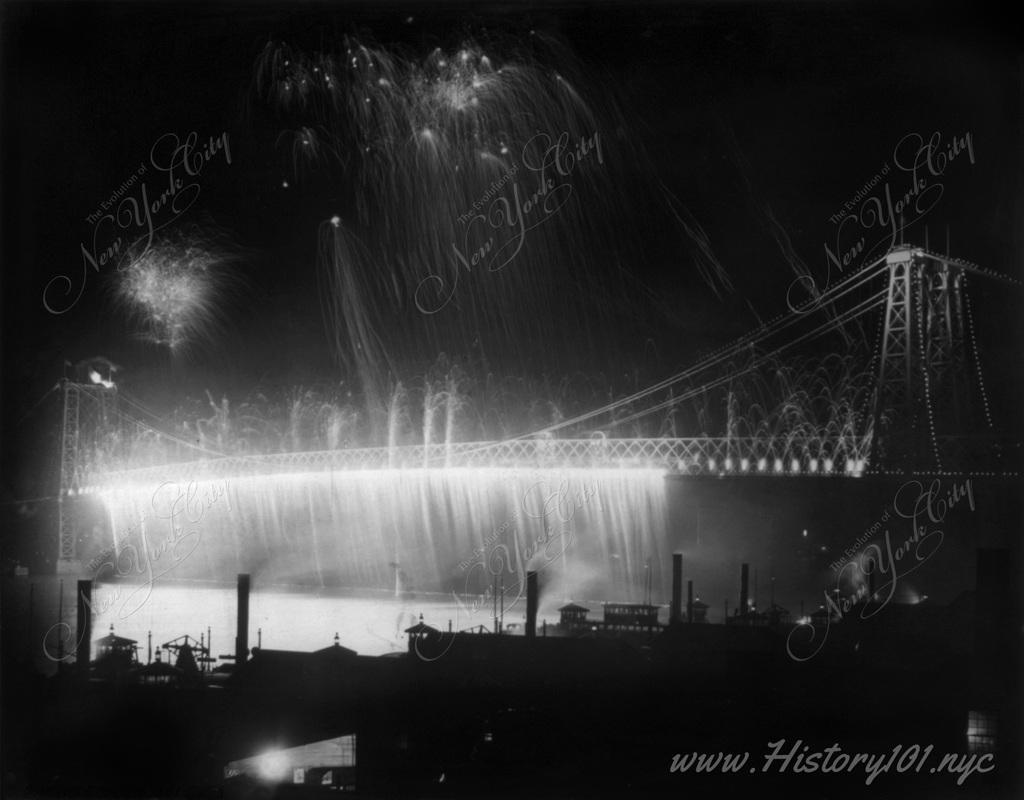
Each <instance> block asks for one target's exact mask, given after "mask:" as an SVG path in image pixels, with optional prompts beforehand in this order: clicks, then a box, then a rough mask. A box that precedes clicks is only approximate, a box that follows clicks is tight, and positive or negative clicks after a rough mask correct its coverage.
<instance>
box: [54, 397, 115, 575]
mask: <svg viewBox="0 0 1024 800" xmlns="http://www.w3.org/2000/svg"><path fill="white" fill-rule="evenodd" d="M60 389H61V399H62V414H61V435H60V489H59V491H58V493H57V526H58V537H59V551H58V556H57V572H58V574H62V575H69V574H78V573H79V572H80V571H81V564H80V563H79V560H78V528H77V524H76V521H77V519H78V514H77V510H78V509H77V505H78V501H77V500H76V497H77V496H78V495H79V493H80V491H81V488H82V477H83V474H84V468H83V466H84V465H83V464H82V461H81V458H82V453H83V447H82V438H83V427H84V428H85V429H86V431H87V432H86V438H89V437H90V436H92V437H93V438H95V436H96V435H98V434H100V433H102V432H104V431H107V430H108V425H109V422H110V419H111V416H112V414H113V412H114V411H115V410H116V402H117V389H116V388H115V387H114V386H113V384H112V383H111V384H110V386H106V385H103V384H97V383H76V382H74V381H71V380H68V379H67V378H64V379H62V380H61V382H60ZM83 423H84V425H83Z"/></svg>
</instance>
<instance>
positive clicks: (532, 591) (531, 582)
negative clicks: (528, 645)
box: [526, 571, 537, 639]
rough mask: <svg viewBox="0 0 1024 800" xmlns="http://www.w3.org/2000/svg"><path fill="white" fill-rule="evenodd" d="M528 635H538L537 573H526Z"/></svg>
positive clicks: (531, 636) (530, 636)
mask: <svg viewBox="0 0 1024 800" xmlns="http://www.w3.org/2000/svg"><path fill="white" fill-rule="evenodd" d="M526 635H527V637H529V638H531V639H532V638H533V637H534V636H536V635H537V573H536V572H533V571H530V572H527V573H526Z"/></svg>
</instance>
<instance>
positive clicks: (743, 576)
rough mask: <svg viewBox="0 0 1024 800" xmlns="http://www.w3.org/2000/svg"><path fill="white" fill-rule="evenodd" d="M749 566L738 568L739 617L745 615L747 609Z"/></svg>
mask: <svg viewBox="0 0 1024 800" xmlns="http://www.w3.org/2000/svg"><path fill="white" fill-rule="evenodd" d="M749 583H750V565H748V564H744V565H743V566H741V567H740V616H743V615H744V614H746V613H747V608H748V607H749V605H750V604H749V602H748V600H749V594H750V592H749V589H748V584H749Z"/></svg>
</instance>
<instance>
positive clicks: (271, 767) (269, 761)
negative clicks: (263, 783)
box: [258, 750, 288, 781]
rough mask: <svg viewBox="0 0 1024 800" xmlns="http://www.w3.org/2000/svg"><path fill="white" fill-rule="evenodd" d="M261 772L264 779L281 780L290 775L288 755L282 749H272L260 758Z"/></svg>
mask: <svg viewBox="0 0 1024 800" xmlns="http://www.w3.org/2000/svg"><path fill="white" fill-rule="evenodd" d="M258 769H259V773H260V777H261V778H263V779H264V780H268V781H274V780H281V779H283V778H286V777H287V776H288V756H286V755H285V754H284V753H282V752H281V751H280V750H271V751H270V752H269V753H264V754H263V755H261V756H260V758H259V767H258Z"/></svg>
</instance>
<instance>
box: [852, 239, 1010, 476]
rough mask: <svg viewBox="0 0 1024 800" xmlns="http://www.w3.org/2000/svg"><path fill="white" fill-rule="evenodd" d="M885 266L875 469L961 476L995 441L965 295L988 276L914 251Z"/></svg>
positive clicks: (905, 250) (896, 254)
mask: <svg viewBox="0 0 1024 800" xmlns="http://www.w3.org/2000/svg"><path fill="white" fill-rule="evenodd" d="M886 266H887V268H888V290H887V297H886V302H885V306H884V311H883V314H884V317H883V320H882V326H883V327H882V332H881V339H880V345H879V350H878V352H877V357H878V373H877V375H878V378H877V383H876V386H875V393H874V402H873V409H872V423H873V424H872V432H873V436H872V448H871V463H872V464H873V465H874V466H875V467H876V468H877V467H881V468H882V469H910V470H923V471H935V472H943V471H949V470H954V469H957V468H959V467H960V466H962V465H963V464H964V463H965V462H967V461H969V460H970V459H971V456H972V453H971V452H970V450H971V447H977V445H978V442H984V441H986V440H987V439H990V438H991V437H992V435H993V425H992V416H991V410H990V408H989V399H988V396H987V395H986V392H985V386H984V383H983V381H982V373H981V365H980V363H979V362H978V353H977V346H976V344H975V338H974V320H973V318H972V315H971V307H970V301H969V299H968V297H967V294H966V291H965V288H966V281H967V274H968V273H970V272H982V270H981V269H980V268H979V267H977V266H976V265H974V264H970V263H968V262H963V261H959V260H956V259H951V258H949V257H947V256H940V255H936V254H933V253H930V252H928V251H926V250H924V249H922V248H919V247H914V246H909V245H908V246H901V247H898V248H896V249H894V250H893V251H891V252H890V253H889V254H888V255H887V256H886ZM968 350H970V352H968ZM972 367H973V369H972Z"/></svg>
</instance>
